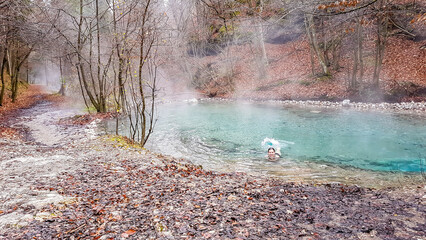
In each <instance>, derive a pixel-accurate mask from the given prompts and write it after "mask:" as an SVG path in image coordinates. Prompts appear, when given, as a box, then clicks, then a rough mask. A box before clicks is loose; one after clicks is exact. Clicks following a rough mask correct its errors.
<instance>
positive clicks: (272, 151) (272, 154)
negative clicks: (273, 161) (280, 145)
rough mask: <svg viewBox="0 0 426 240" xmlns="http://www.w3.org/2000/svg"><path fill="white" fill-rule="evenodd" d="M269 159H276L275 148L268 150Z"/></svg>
mask: <svg viewBox="0 0 426 240" xmlns="http://www.w3.org/2000/svg"><path fill="white" fill-rule="evenodd" d="M268 157H275V148H273V147H270V148H268Z"/></svg>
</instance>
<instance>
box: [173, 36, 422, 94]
mask: <svg viewBox="0 0 426 240" xmlns="http://www.w3.org/2000/svg"><path fill="white" fill-rule="evenodd" d="M425 44H426V40H423V41H418V42H415V41H412V40H409V39H406V38H404V37H398V36H393V37H390V38H389V39H388V44H387V46H386V50H385V55H384V59H383V68H382V71H381V75H380V80H379V83H378V84H379V88H378V89H375V88H374V87H372V79H373V73H374V64H373V63H374V54H372V53H373V52H374V51H373V50H372V49H373V48H374V44H373V43H372V42H370V43H368V44H367V46H365V47H366V49H368V51H367V50H366V55H365V56H364V62H365V64H364V68H363V69H364V72H363V77H362V78H361V77H360V76H358V75H357V78H358V80H357V81H358V88H357V89H356V90H355V89H350V88H349V82H350V81H351V79H352V77H353V76H352V75H353V69H352V68H353V57H352V51H349V50H348V49H345V48H344V49H343V50H342V52H341V57H340V61H339V67H338V68H331V75H330V76H323V75H320V74H318V73H319V72H320V70H319V69H318V68H319V65H318V64H316V65H315V68H316V70H315V72H316V74H315V75H313V73H312V65H311V59H310V48H309V44H308V41H307V40H306V39H304V37H300V38H297V39H295V40H292V41H288V42H285V43H277V44H273V43H265V51H266V56H267V59H268V64H267V65H266V66H265V65H263V64H261V62H260V61H259V56H257V55H258V54H255V53H258V51H259V49H256V47H254V46H253V45H252V44H241V45H232V46H230V47H229V49H227V51H224V52H222V53H220V54H217V55H213V56H207V57H203V58H193V59H191V60H189V61H192V62H191V64H192V65H194V66H197V69H198V72H197V73H198V74H199V75H200V76H201V77H200V79H198V80H197V79H195V80H192V84H193V85H194V82H195V83H196V84H195V86H197V81H201V82H203V81H205V79H211V81H209V82H203V83H202V84H200V83H198V84H199V85H202V87H201V92H202V93H203V94H204V95H205V96H209V97H226V98H237V99H256V100H271V99H273V100H322V101H342V100H344V99H350V100H351V101H356V102H411V101H414V102H421V101H425V100H426V67H425V66H426V48H425ZM229 56H232V60H230V58H229ZM205 66H209V67H205ZM169 69H174V68H173V67H172V66H169ZM224 69H232V71H229V72H224ZM178 72H179V71H178V70H177V69H174V70H173V71H171V72H170V74H171V76H174V77H173V78H176V79H179V78H182V79H184V78H185V76H186V75H187V74H186V73H184V74H181V75H178V74H177V73H178ZM209 72H214V73H215V75H213V76H212V75H209V74H208V73H209ZM185 74H186V75H185ZM203 74H204V75H203ZM196 76H198V75H196Z"/></svg>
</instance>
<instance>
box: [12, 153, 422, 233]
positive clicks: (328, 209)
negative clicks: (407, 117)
mask: <svg viewBox="0 0 426 240" xmlns="http://www.w3.org/2000/svg"><path fill="white" fill-rule="evenodd" d="M160 158H162V157H160ZM162 159H163V166H158V165H151V166H148V167H147V166H146V164H145V165H143V164H141V163H140V162H141V161H144V159H139V160H133V161H131V160H119V161H118V162H117V163H112V162H102V160H100V159H92V161H91V163H90V164H89V166H87V167H85V168H84V169H81V171H79V172H77V173H75V174H73V175H71V174H68V173H64V174H63V175H62V176H60V177H59V178H58V181H57V182H56V183H53V184H52V186H50V187H49V186H47V188H46V189H56V191H58V192H60V193H61V194H64V195H66V196H73V197H76V198H78V199H79V200H78V202H76V203H72V204H69V205H66V206H55V205H51V206H50V207H47V208H46V209H44V210H45V211H48V212H55V213H57V217H55V218H50V219H48V220H45V221H41V222H40V221H32V222H31V223H30V224H29V225H28V226H26V227H23V228H22V229H20V231H19V232H13V233H8V234H7V235H6V236H5V237H6V238H7V237H12V238H24V239H29V238H33V239H51V238H60V239H72V238H74V239H117V238H120V237H122V238H128V237H129V238H137V239H151V238H153V239H173V238H174V239H177V238H179V239H277V238H280V239H282V238H286V239H341V238H349V239H351V238H362V237H365V236H368V237H370V238H379V239H407V238H410V237H413V236H424V234H425V233H426V232H425V230H424V229H425V228H424V224H425V222H424V221H423V222H422V220H420V221H419V222H416V221H415V222H412V221H411V220H410V221H405V220H403V219H409V218H412V217H413V216H421V214H422V213H424V211H425V210H426V209H425V208H424V206H422V205H421V204H420V202H419V201H420V200H419V199H414V198H410V197H407V198H406V199H398V198H393V197H390V196H389V195H387V194H386V193H384V192H379V191H373V190H370V189H365V188H360V187H357V186H344V185H341V184H326V185H310V184H295V183H285V182H282V181H279V180H273V179H266V178H259V177H258V178H254V177H250V176H247V175H246V174H242V173H232V174H223V173H216V172H211V171H205V170H203V169H202V168H200V167H197V166H194V165H191V164H185V163H183V162H181V161H180V160H179V161H176V160H173V159H166V158H162Z"/></svg>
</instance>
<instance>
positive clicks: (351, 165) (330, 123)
mask: <svg viewBox="0 0 426 240" xmlns="http://www.w3.org/2000/svg"><path fill="white" fill-rule="evenodd" d="M158 116H159V117H158V122H157V125H156V127H155V130H154V134H153V135H152V137H151V139H150V140H149V142H148V144H147V146H146V147H147V148H148V149H151V150H153V151H156V152H161V153H163V154H166V155H171V156H174V157H178V158H181V157H182V158H187V159H190V160H191V161H192V162H194V163H195V164H200V165H202V166H203V167H204V168H207V169H214V170H222V171H245V172H251V173H254V174H267V175H272V176H280V177H284V178H288V179H292V180H297V179H304V180H306V179H311V180H320V181H321V180H322V179H324V180H325V181H338V182H346V180H347V182H351V181H353V182H357V180H358V181H365V182H367V183H368V182H369V181H371V179H370V180H369V178H370V177H369V176H370V175H371V177H372V178H374V179H375V180H374V181H376V182H377V181H382V180H383V181H387V179H388V178H389V177H390V176H394V177H395V176H398V177H401V176H403V177H404V178H406V177H407V176H408V177H410V178H411V176H413V177H418V176H419V175H420V174H419V173H420V172H421V171H422V169H423V167H424V166H423V165H424V164H425V160H424V159H425V157H426V146H425V143H426V122H425V116H424V115H420V116H419V115H408V114H396V113H379V112H359V111H355V110H350V109H333V110H330V109H320V108H316V109H306V108H296V107H285V106H281V105H277V104H275V105H272V104H266V103H262V104H260V103H258V104H253V103H236V102H232V103H229V102H228V103H223V102H221V103H218V102H199V103H197V104H193V103H192V104H188V103H173V104H164V105H161V106H159V112H158ZM107 125H111V127H109V128H110V129H115V126H114V124H113V123H107ZM122 130H123V131H124V130H125V127H124V128H123V129H122ZM266 137H269V138H274V139H276V140H278V141H279V142H280V143H281V152H282V154H283V158H282V159H280V160H279V161H277V162H269V161H267V160H266V159H265V155H266V149H265V148H264V147H262V146H261V143H262V141H263V139H264V138H266ZM379 179H382V180H379Z"/></svg>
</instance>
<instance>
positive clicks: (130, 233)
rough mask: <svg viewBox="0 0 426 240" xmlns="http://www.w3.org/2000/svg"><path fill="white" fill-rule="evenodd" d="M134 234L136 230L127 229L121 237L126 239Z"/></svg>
mask: <svg viewBox="0 0 426 240" xmlns="http://www.w3.org/2000/svg"><path fill="white" fill-rule="evenodd" d="M135 233H136V230H133V229H129V230H127V231H125V232H124V233H122V234H121V237H124V238H127V237H129V236H131V235H133V234H135Z"/></svg>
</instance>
